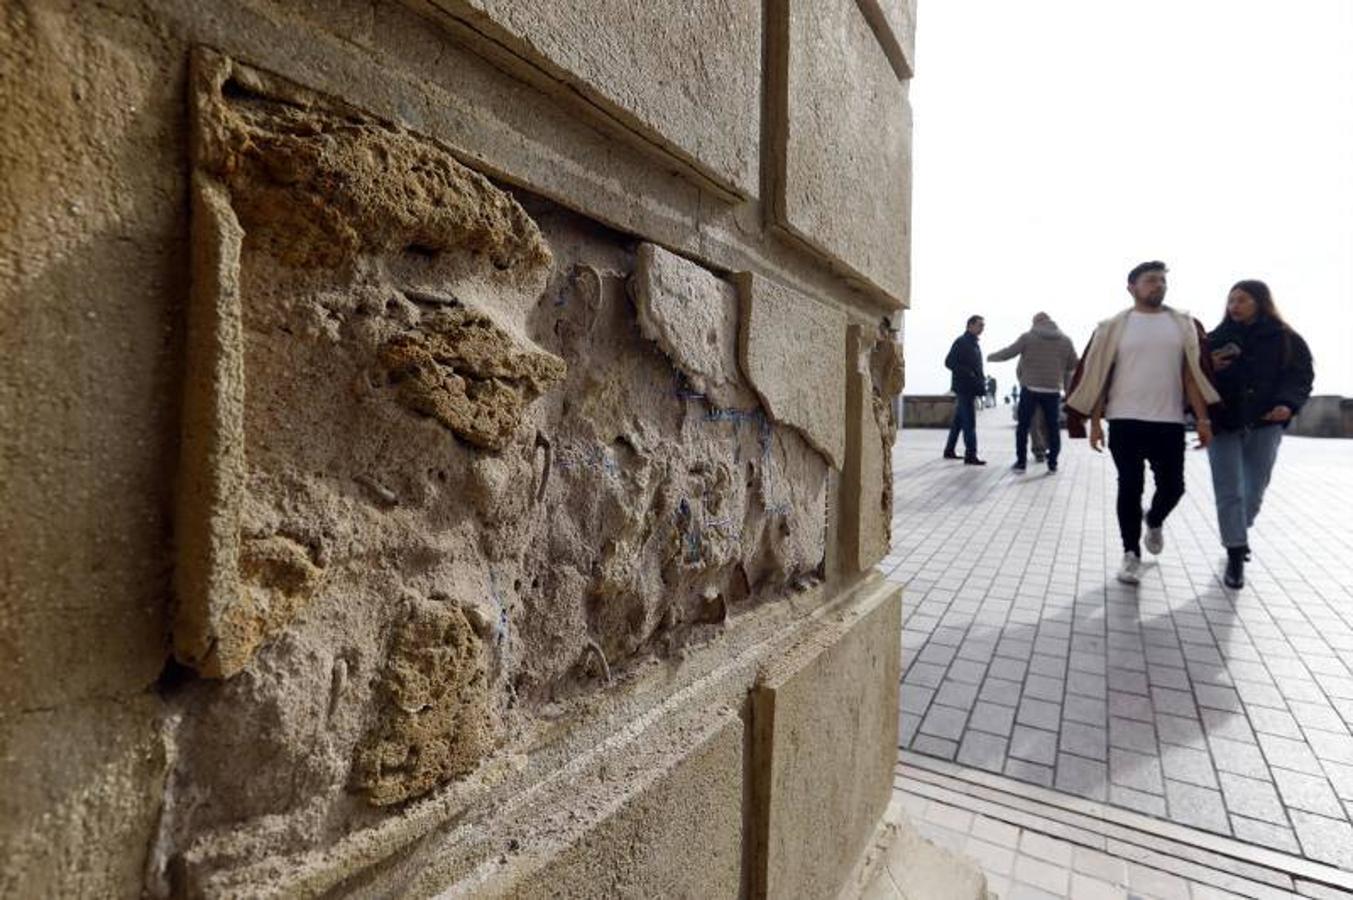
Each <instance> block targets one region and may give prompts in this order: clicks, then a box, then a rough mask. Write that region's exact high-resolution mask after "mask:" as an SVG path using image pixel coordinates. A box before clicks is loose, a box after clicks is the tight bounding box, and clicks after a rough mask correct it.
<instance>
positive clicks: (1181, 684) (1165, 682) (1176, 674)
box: [1146, 665, 1192, 691]
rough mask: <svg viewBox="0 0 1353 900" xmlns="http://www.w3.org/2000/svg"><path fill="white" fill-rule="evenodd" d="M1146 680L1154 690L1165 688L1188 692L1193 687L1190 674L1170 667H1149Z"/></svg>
mask: <svg viewBox="0 0 1353 900" xmlns="http://www.w3.org/2000/svg"><path fill="white" fill-rule="evenodd" d="M1146 680H1147V682H1149V683H1150V685H1151V686H1152V687H1153V688H1156V687H1163V688H1173V689H1175V690H1177V691H1187V690H1188V689H1189V688H1190V687H1191V686H1192V682H1190V681H1189V674H1188V672H1186V671H1184V670H1183V669H1172V668H1170V667H1169V666H1157V665H1151V666H1148V668H1147V670H1146Z"/></svg>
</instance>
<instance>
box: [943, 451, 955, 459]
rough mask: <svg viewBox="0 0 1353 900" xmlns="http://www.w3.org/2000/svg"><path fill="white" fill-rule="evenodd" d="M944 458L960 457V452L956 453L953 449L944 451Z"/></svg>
mask: <svg viewBox="0 0 1353 900" xmlns="http://www.w3.org/2000/svg"><path fill="white" fill-rule="evenodd" d="M944 458H945V459H958V454H957V453H955V452H954V451H952V450H945V451H944Z"/></svg>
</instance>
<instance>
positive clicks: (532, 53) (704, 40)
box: [433, 0, 761, 196]
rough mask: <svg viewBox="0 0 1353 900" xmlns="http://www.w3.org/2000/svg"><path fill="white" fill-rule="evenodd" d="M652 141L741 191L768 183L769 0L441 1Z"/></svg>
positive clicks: (752, 191) (746, 193) (749, 193)
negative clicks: (763, 128)
mask: <svg viewBox="0 0 1353 900" xmlns="http://www.w3.org/2000/svg"><path fill="white" fill-rule="evenodd" d="M433 2H434V3H435V4H436V5H437V6H439V7H441V8H442V9H444V10H446V11H447V12H449V13H450V14H451V15H452V16H454V17H456V18H458V19H462V20H464V21H466V22H468V23H469V24H470V25H471V26H472V27H473V28H475V29H476V30H477V31H480V32H482V33H485V34H487V35H489V36H490V37H492V38H493V39H495V40H497V41H498V42H500V43H502V44H504V45H505V46H507V47H508V48H509V49H510V50H512V51H513V52H514V53H517V54H519V55H520V56H522V57H524V58H526V59H528V60H530V61H531V62H533V63H535V64H537V65H540V66H541V67H542V68H544V70H545V71H546V72H547V73H548V74H550V75H551V76H552V77H554V78H557V79H558V80H560V81H561V82H563V83H564V84H565V85H567V86H568V87H569V88H571V89H572V90H575V91H577V92H579V93H580V94H582V96H584V97H586V98H588V99H589V100H590V101H592V102H593V103H595V104H596V105H597V106H599V107H600V108H601V109H603V110H605V111H606V112H607V113H609V114H610V115H612V116H614V117H615V118H616V119H618V120H619V121H620V122H621V123H623V124H624V125H626V126H627V127H629V128H632V129H634V130H635V131H637V132H638V133H639V134H640V135H642V136H643V137H644V138H645V139H647V140H648V141H651V142H653V143H654V144H656V145H657V146H658V147H661V148H663V149H665V150H666V151H667V152H668V153H671V154H673V155H674V156H677V157H679V158H681V159H683V160H686V161H688V162H690V163H692V164H693V165H694V166H695V167H696V168H697V169H698V170H700V171H701V172H702V173H703V174H705V175H706V177H708V178H710V179H711V180H713V181H714V182H715V183H717V184H720V185H721V186H723V187H725V188H726V189H728V190H731V191H733V192H734V193H737V194H740V195H742V196H753V195H755V194H756V192H757V178H758V174H759V165H758V163H759V151H760V122H761V79H760V75H761V4H760V3H758V2H755V0H691V2H687V3H683V4H680V5H679V6H671V5H667V4H662V3H630V2H626V0H567V2H555V3H535V2H528V0H433Z"/></svg>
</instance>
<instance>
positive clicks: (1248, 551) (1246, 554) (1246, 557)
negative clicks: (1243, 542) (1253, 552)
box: [1245, 547, 1250, 562]
mask: <svg viewBox="0 0 1353 900" xmlns="http://www.w3.org/2000/svg"><path fill="white" fill-rule="evenodd" d="M1249 561H1250V548H1249V547H1246V548H1245V562H1249Z"/></svg>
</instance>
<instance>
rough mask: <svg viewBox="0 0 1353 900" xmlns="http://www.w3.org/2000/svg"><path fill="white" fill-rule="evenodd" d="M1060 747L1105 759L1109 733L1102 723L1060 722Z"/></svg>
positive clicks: (1092, 757) (1075, 752) (1070, 751)
mask: <svg viewBox="0 0 1353 900" xmlns="http://www.w3.org/2000/svg"><path fill="white" fill-rule="evenodd" d="M1059 746H1060V747H1061V749H1063V750H1065V751H1066V752H1068V753H1074V754H1076V755H1077V756H1085V757H1088V758H1090V759H1100V760H1102V759H1105V758H1106V754H1107V753H1108V746H1109V735H1108V731H1107V729H1105V727H1104V726H1103V725H1086V724H1084V723H1082V722H1070V721H1064V722H1062V734H1061V743H1060V745H1059Z"/></svg>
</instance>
